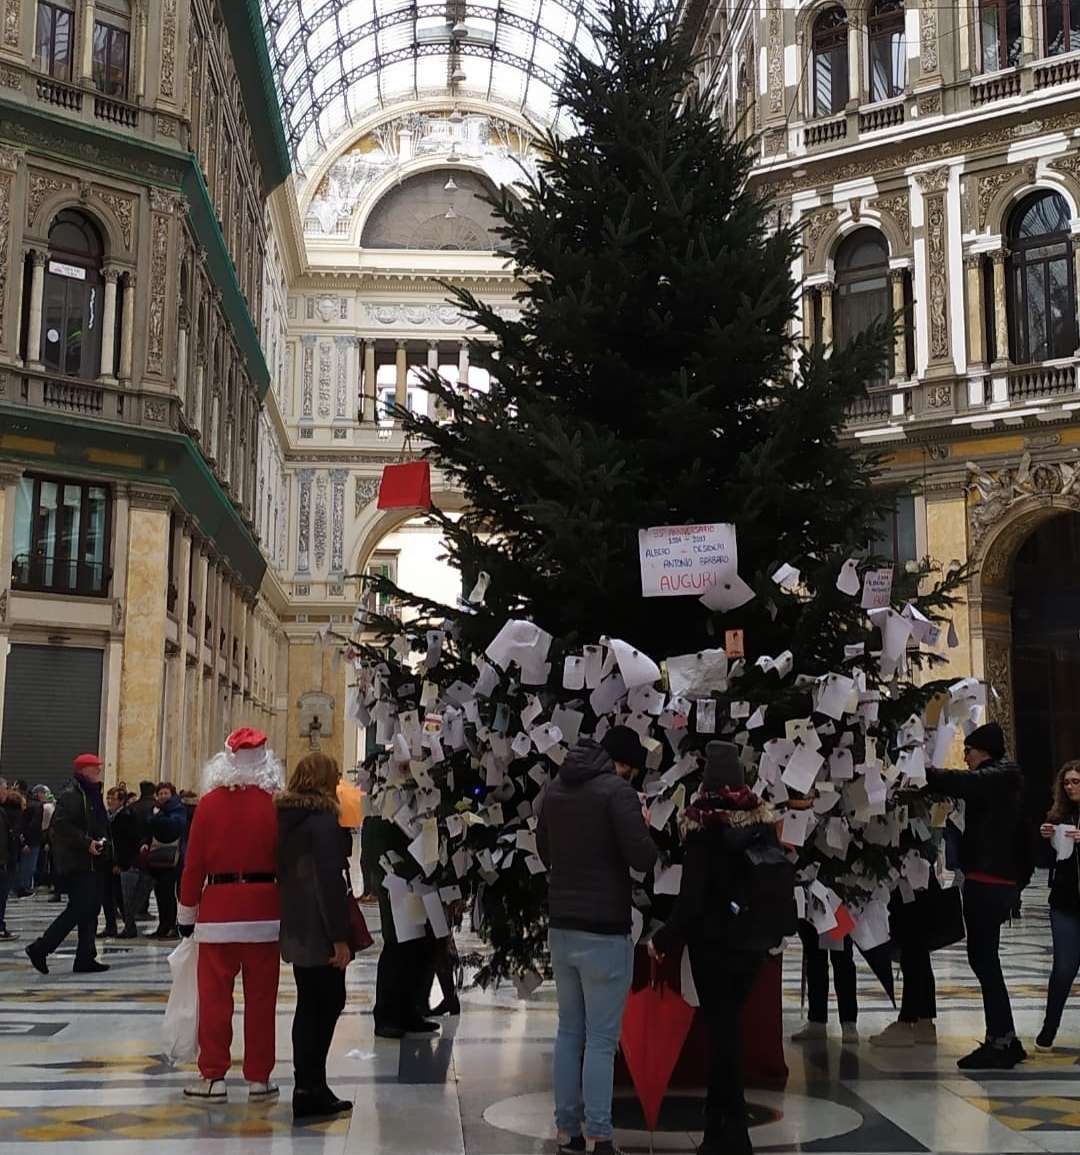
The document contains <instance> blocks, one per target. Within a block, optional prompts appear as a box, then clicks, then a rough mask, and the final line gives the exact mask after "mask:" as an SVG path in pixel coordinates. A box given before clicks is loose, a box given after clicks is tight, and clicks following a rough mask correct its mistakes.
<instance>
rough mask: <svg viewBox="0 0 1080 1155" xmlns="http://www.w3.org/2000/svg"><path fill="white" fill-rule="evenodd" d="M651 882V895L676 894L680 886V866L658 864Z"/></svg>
mask: <svg viewBox="0 0 1080 1155" xmlns="http://www.w3.org/2000/svg"><path fill="white" fill-rule="evenodd" d="M653 880H654V881H653V894H678V893H679V888H680V887H681V886H682V864H681V863H679V864H677V865H675V866H662V865H661V864H660V863H659V862H658V863H657V864H656V869H655V871H654V873H653Z"/></svg>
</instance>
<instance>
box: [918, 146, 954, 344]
mask: <svg viewBox="0 0 1080 1155" xmlns="http://www.w3.org/2000/svg"><path fill="white" fill-rule="evenodd" d="M942 172H944V173H945V174H946V179H947V177H948V170H947V169H939V170H938V174H940V173H942ZM928 176H931V177H933V179H932V181H931V182H930V183H931V184H932V186H933V187H937V184H938V181H939V179H940V178H939V176H938V175H937V174H928ZM924 209H925V213H926V225H925V231H926V251H927V266H928V267H927V275H928V282H929V318H930V360H931V361H939V362H944V361H948V360H949V358H950V348H949V272H948V269H949V254H948V237H947V235H946V218H945V194H944V192H934V193H933V195H932V196H927V197H926V198H925V203H924Z"/></svg>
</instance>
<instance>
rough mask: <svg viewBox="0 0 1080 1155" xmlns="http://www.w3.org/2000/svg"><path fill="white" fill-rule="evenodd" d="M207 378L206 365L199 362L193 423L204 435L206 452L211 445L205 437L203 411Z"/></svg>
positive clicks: (192, 409) (192, 410)
mask: <svg viewBox="0 0 1080 1155" xmlns="http://www.w3.org/2000/svg"><path fill="white" fill-rule="evenodd" d="M205 378H206V367H205V366H204V365H203V364H202V362H199V363H198V364H197V365H196V366H195V399H194V401H193V402H192V406H191V423H192V425H194V426H195V428H196V429H197V430H198V431H199V433H200V435H202V436H203V445H204V448H206V452H207V453H209V452H210V450H209V447H208V444H207V441H206V438H205V434H206V425H205V421H206V415H205V413H203V395H204V392H205V389H204V381H205Z"/></svg>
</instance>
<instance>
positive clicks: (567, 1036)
mask: <svg viewBox="0 0 1080 1155" xmlns="http://www.w3.org/2000/svg"><path fill="white" fill-rule="evenodd" d="M548 945H549V947H550V948H551V967H552V970H553V971H554V972H555V990H556V994H557V996H558V1000H559V1029H558V1032H557V1034H556V1037H555V1074H554V1084H555V1126H556V1127H558V1129H559V1130H560V1131H562V1132H564V1133H565V1134H567V1135H570V1136H571V1137H573V1136H575V1135H580V1134H581V1133H582V1118H583V1117H584V1124H585V1126H584V1133H585V1135H586V1136H587V1137H588V1138H590V1139H610V1138H611V1129H612V1128H611V1089H612V1084H613V1082H614V1072H615V1048H616V1047H617V1046H618V1045H619V1031H620V1029H621V1027H622V1015H623V1007H625V1006H626V996H627V995H628V994H629V993H630V980H631V978H632V977H633V973H634V947H633V944H632V943H631V942H630V938H629V936H628V935H615V934H591V933H590V932H588V931H584V930H558V929H556V928H554V927H553V928H552V929H551V930H550V931H549V932H548Z"/></svg>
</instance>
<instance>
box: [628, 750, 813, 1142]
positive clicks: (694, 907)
mask: <svg viewBox="0 0 1080 1155" xmlns="http://www.w3.org/2000/svg"><path fill="white" fill-rule="evenodd" d="M705 759H706V761H705V772H704V775H703V777H702V783H701V789H700V790H699V791H698V793H697V794H696V795H695V797H694V799H693V801H692V802H691V804H690V806H688V807H687V809H686V810H685V811H684V812H683V815H682V817H681V819H680V821H679V828H680V832H681V834H682V839H683V870H682V884H681V886H680V889H679V896H678V898H677V899H676V902H675V906H674V908H673V910H672V912H671V915H670V917H669V918H668V920H667V922H666V923H665V924H664V925H663V926H662V927H661V928H660V930H658V931H657V932H656V933H655V934H654V935H653V936H652V939H651V940H650V942H649V954H650V956H651V957H652V958H653V959H654V960H655V961H658V962H659V961H661V960H662V959H663V958H664V956H665V955H668V954H670V953H671V952H672V951H673V950H675V949H681V947H682V944H683V943H685V944H686V945H687V947H688V948H689V952H690V969H691V972H692V974H693V976H694V987H695V989H696V990H697V993H698V999H699V1000H700V1003H701V1013H702V1015H703V1017H704V1019H705V1026H706V1030H707V1032H708V1037H709V1084H708V1091H707V1095H706V1100H705V1135H704V1138H703V1140H702V1144H701V1146H700V1147H699V1148H698V1152H699V1155H750V1153H751V1152H752V1151H753V1147H752V1145H751V1142H750V1131H749V1127H748V1123H747V1117H746V1098H745V1094H744V1087H743V1069H742V1009H743V1005H744V1004H745V1002H746V1000H747V998H748V997H749V995H750V992H751V990H752V989H753V986H754V982H755V980H756V979H757V975H758V972H759V970H760V969H761V964H762V963H763V962H764V961H765V956H766V955H767V954H768V952H769V951H770V950H772V949H773V948H774V947H777V946H779V945H780V943H781V942H783V940H784V938H785V936H786V935H788V934H791V933H793V932H794V930H795V924H796V916H795V867H794V865H793V864H792V862H791V861H790V860H789V859H788V857H787V855H786V854H785V853H784V851H783V850H782V849H781V847H780V843H779V841H778V840H777V833H776V828H777V823H778V822H779V818H778V816H777V814H776V812H775V811H774V810H773V809H772V808H771V807H770V806H768V805H767V804H766V803H764V802H762V801H761V800H760V799H759V798H758V796H757V795H756V794H755V793H754V792H753V791H752V790H750V789H749V788H748V787H747V785H746V778H745V772H744V770H743V766H742V763H741V762H740V760H739V748H738V747H737V746H736V745H734V743H731V742H710V743H709V744H708V745H707V746H706V747H705Z"/></svg>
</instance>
